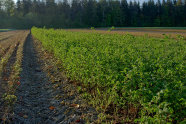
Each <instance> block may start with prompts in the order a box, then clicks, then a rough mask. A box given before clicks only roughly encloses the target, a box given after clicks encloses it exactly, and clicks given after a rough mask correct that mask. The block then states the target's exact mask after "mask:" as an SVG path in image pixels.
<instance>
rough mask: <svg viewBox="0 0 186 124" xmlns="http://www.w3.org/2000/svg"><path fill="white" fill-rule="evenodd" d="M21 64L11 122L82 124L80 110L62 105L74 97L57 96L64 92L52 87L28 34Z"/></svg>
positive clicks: (18, 123)
mask: <svg viewBox="0 0 186 124" xmlns="http://www.w3.org/2000/svg"><path fill="white" fill-rule="evenodd" d="M23 54H24V56H23V63H22V69H23V70H22V72H21V76H20V78H21V80H20V83H21V85H20V87H19V88H18V90H17V93H16V96H17V97H18V101H17V102H16V104H15V108H14V118H13V122H12V123H13V124H22V123H24V124H55V123H61V124H69V123H72V122H73V123H76V122H77V123H85V121H84V120H82V119H81V117H80V116H81V115H82V113H83V112H82V109H81V107H80V108H74V107H69V106H68V105H64V104H61V101H62V100H64V98H66V101H67V100H68V101H70V102H72V101H73V98H70V97H62V98H61V99H56V95H58V94H60V95H67V94H64V93H65V92H63V91H62V90H61V89H53V88H52V86H53V85H52V82H51V81H49V79H48V77H47V74H46V72H44V71H43V70H42V65H44V62H43V61H41V60H40V57H39V55H38V52H37V51H36V49H35V47H34V43H33V39H32V37H31V35H29V36H28V38H27V40H26V42H25V45H24V51H23Z"/></svg>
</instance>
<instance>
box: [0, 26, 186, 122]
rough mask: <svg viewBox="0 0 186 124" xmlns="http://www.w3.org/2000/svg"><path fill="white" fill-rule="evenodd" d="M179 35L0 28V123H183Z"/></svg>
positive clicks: (184, 44) (185, 106) (184, 56)
mask: <svg viewBox="0 0 186 124" xmlns="http://www.w3.org/2000/svg"><path fill="white" fill-rule="evenodd" d="M129 30H130V31H129ZM134 30H135V31H134ZM162 33H163V34H162ZM185 33H186V32H185V30H184V29H162V30H161V29H159V28H158V29H156V28H155V29H148V28H143V29H137V28H134V29H131V28H130V29H126V28H124V29H123V28H121V29H117V28H112V29H99V30H97V29H92V30H89V29H83V30H82V29H68V30H67V29H66V30H54V29H42V28H36V27H33V28H32V29H31V32H29V31H27V30H19V31H7V32H0V123H1V122H2V123H12V122H13V123H24V122H30V123H108V124H109V123H157V124H164V123H184V122H185V117H186V111H185V110H186V100H185V99H186V95H185V92H186V86H185V85H186V82H185V80H186V79H185V74H186V66H185V65H186V61H185V60H186V52H185V49H186V40H185Z"/></svg>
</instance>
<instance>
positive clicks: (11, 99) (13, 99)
mask: <svg viewBox="0 0 186 124" xmlns="http://www.w3.org/2000/svg"><path fill="white" fill-rule="evenodd" d="M3 99H4V101H5V102H6V103H7V104H8V105H10V106H12V105H13V104H14V103H15V102H16V101H17V97H16V96H15V95H8V94H6V93H5V94H4V95H3Z"/></svg>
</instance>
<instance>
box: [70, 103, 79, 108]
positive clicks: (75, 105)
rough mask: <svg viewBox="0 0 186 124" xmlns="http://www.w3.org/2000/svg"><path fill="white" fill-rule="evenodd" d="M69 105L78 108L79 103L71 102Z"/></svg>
mask: <svg viewBox="0 0 186 124" xmlns="http://www.w3.org/2000/svg"><path fill="white" fill-rule="evenodd" d="M70 107H74V108H79V104H71V105H70Z"/></svg>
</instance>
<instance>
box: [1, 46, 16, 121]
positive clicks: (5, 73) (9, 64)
mask: <svg viewBox="0 0 186 124" xmlns="http://www.w3.org/2000/svg"><path fill="white" fill-rule="evenodd" d="M18 46H19V44H17V46H16V48H15V50H14V51H13V53H12V55H11V56H10V58H9V60H8V62H7V64H6V66H5V68H4V69H3V72H2V76H1V77H0V117H1V116H2V115H3V114H4V111H5V105H4V101H3V100H2V98H1V97H2V95H3V94H4V93H5V92H6V91H7V90H8V89H7V85H8V80H9V77H10V74H11V70H12V67H13V64H14V63H15V61H16V52H17V49H18ZM1 119H2V118H0V122H1Z"/></svg>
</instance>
